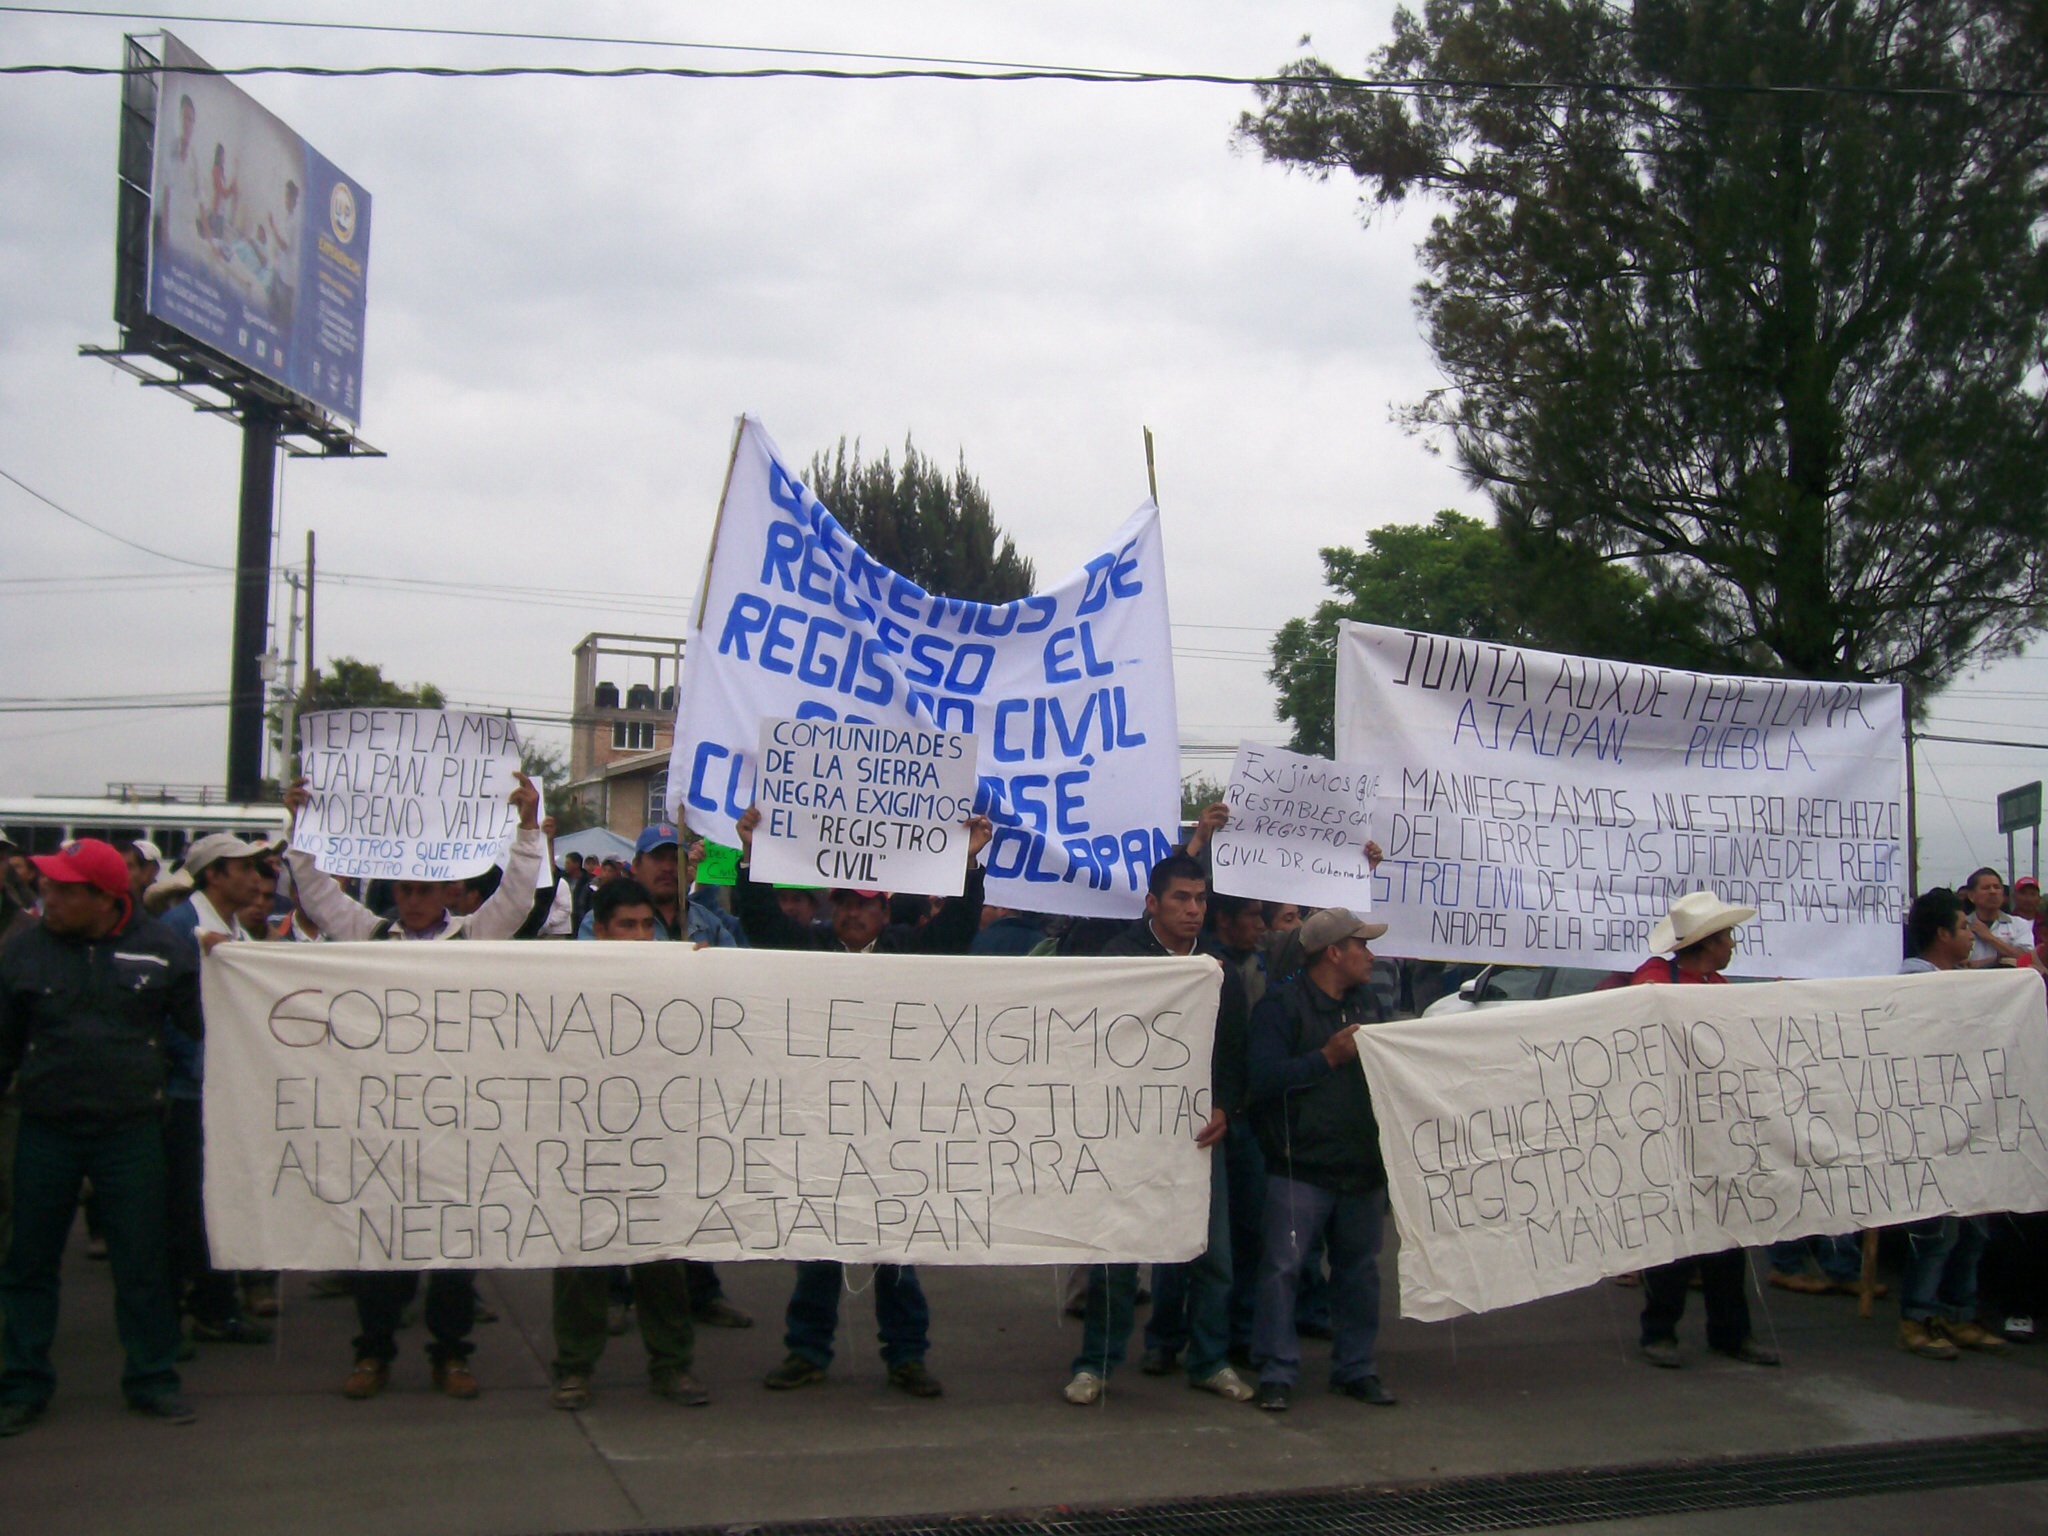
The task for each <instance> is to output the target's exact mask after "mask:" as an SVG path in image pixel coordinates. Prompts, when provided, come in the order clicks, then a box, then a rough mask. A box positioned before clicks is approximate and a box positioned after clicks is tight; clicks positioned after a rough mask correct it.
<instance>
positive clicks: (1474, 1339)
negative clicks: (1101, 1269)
mask: <svg viewBox="0 0 2048 1536" xmlns="http://www.w3.org/2000/svg"><path fill="white" fill-rule="evenodd" d="M105 1268H106V1267H105V1265H103V1264H93V1263H90V1262H88V1261H86V1260H85V1259H84V1257H83V1254H82V1249H81V1248H78V1247H74V1250H73V1253H72V1255H71V1257H70V1260H69V1262H68V1264H67V1268H66V1272H65V1284H66V1302H67V1305H66V1308H65V1313H64V1324H63V1335H62V1338H61V1341H60V1347H59V1353H58V1370H59V1373H60V1376H61V1383H60V1387H59V1395H58V1399H57V1402H56V1404H55V1405H54V1406H53V1408H52V1411H51V1413H50V1415H49V1416H48V1417H47V1418H46V1419H45V1420H44V1422H43V1423H42V1424H41V1425H39V1426H38V1427H37V1428H36V1429H35V1430H34V1431H33V1432H31V1433H30V1434H28V1435H26V1436H24V1437H22V1438H21V1439H18V1440H14V1441H9V1442H0V1531H8V1532H13V1531H20V1532H35V1533H37V1536H69V1533H74V1532H75V1533H90V1536H121V1533H128V1532H133V1533H136V1536H180V1533H184V1532H193V1533H200V1532H203V1533H206V1536H220V1533H230V1536H257V1533H263V1532H270V1531H291V1532H294V1533H300V1536H324V1533H329V1532H333V1533H343V1532H347V1533H356V1532H375V1533H377V1536H412V1533H444V1532H446V1533H488V1536H510V1533H539V1532H555V1531H571V1532H580V1531H597V1530H616V1529H620V1528H632V1527H641V1526H672V1525H700V1524H712V1523H741V1522H750V1521H758V1520H765V1519H782V1518H803V1517H812V1516H846V1515H884V1514H908V1513H934V1512H948V1511H963V1510H989V1509H1013V1508H1017V1507H1020V1506H1024V1507H1042V1506H1051V1505H1060V1504H1094V1503H1105V1502H1114V1503H1125V1502H1134V1501H1143V1500H1149V1499H1157V1498H1167V1497H1174V1496H1187V1495H1193V1494H1206V1493H1224V1492H1240V1491H1246V1490H1259V1489H1285V1488H1303V1487H1327V1486H1335V1485H1348V1484H1360V1483H1370V1482H1378V1481H1382V1480H1395V1479H1412V1478H1425V1477H1429V1476H1431V1475H1432V1474H1435V1475H1439V1476H1442V1475H1458V1474H1466V1473H1481V1472H1492V1471H1509V1470H1524V1469H1541V1468H1548V1467H1561V1466H1583V1465H1593V1464H1612V1463H1620V1462H1635V1461H1660V1460H1665V1459H1669V1458H1672V1457H1679V1456H1697V1455H1706V1454H1713V1453H1721V1452H1748V1451H1770V1450H1786V1449H1792V1448H1797V1447H1804V1446H1820V1445H1832V1444H1841V1443H1847V1442H1865V1441H1883V1440H1889V1439H1918V1438H1925V1437H1932V1436H1945V1435H1962V1434H1976V1433H1985V1432H1989V1431H1996V1430H2008V1429H2022V1428H2042V1427H2048V1390H2044V1388H2048V1346H2043V1347H2037V1348H2035V1349H2030V1350H2016V1351H2013V1352H2012V1353H2013V1356H2014V1358H2010V1359H1985V1358H1965V1359H1963V1360H1961V1361H1959V1362H1957V1363H1955V1364H1947V1365H1945V1364H1937V1363H1933V1362H1927V1361H1921V1360H1917V1359H1914V1358H1912V1357H1910V1356H1906V1355H1904V1354H1901V1353H1900V1352H1899V1351H1898V1350H1897V1349H1896V1348H1895V1347H1893V1343H1892V1339H1893V1333H1894V1330H1895V1327H1896V1314H1895V1313H1894V1312H1892V1311H1891V1310H1890V1309H1889V1307H1888V1306H1887V1305H1886V1304H1884V1303H1880V1315H1879V1317H1878V1318H1876V1319H1874V1320H1872V1321H1870V1322H1867V1323H1864V1322H1859V1321H1858V1320H1857V1319H1856V1317H1855V1306H1854V1303H1853V1302H1852V1301H1850V1300H1847V1299H1842V1298H1827V1297H1822V1298H1813V1297H1804V1296H1792V1295H1788V1294H1786V1293H1784V1292H1781V1291H1770V1292H1768V1293H1767V1294H1766V1298H1765V1300H1764V1302H1763V1303H1762V1304H1761V1305H1760V1306H1759V1307H1758V1309H1757V1320H1758V1330H1759V1332H1760V1333H1761V1334H1762V1335H1763V1336H1764V1337H1765V1338H1767V1339H1770V1338H1775V1340H1776V1342H1777V1343H1778V1344H1779V1345H1780V1346H1781V1347H1782V1348H1783V1350H1784V1352H1785V1356H1786V1362H1787V1363H1786V1367H1785V1368H1784V1369H1783V1370H1780V1371H1763V1370H1758V1369H1756V1368H1754V1367H1749V1366H1741V1365H1736V1364H1733V1363H1731V1362H1726V1361H1722V1360H1719V1359H1718V1358H1714V1357H1708V1356H1706V1355H1705V1351H1704V1347H1703V1345H1702V1344H1701V1342H1700V1333H1699V1330H1700V1326H1701V1324H1700V1320H1699V1318H1698V1316H1697V1315H1696V1314H1697V1307H1695V1308H1694V1315H1689V1316H1688V1318H1687V1320H1686V1325H1685V1328H1684V1330H1683V1332H1684V1336H1685V1342H1686V1345H1687V1348H1688V1350H1690V1351H1692V1352H1693V1353H1692V1354H1691V1355H1690V1357H1689V1360H1690V1363H1689V1366H1688V1368H1687V1369H1685V1370H1682V1371H1676V1372H1665V1371H1655V1370H1651V1369H1649V1368H1647V1367H1645V1366H1643V1365H1641V1364H1640V1363H1639V1362H1638V1361H1637V1360H1636V1358H1635V1355H1634V1350H1633V1347H1632V1346H1633V1339H1634V1337H1635V1333H1634V1314H1635V1311H1636V1309H1637V1307H1638V1306H1639V1305H1640V1299H1639V1298H1640V1294H1641V1293H1640V1292H1637V1291H1632V1290H1624V1289H1621V1288H1618V1287H1615V1286H1600V1287H1596V1288H1594V1289H1592V1290H1589V1291H1585V1292H1581V1293H1579V1294H1577V1295H1573V1296H1566V1297H1560V1298H1556V1299H1553V1300H1551V1301H1547V1302H1541V1303H1537V1304H1534V1305H1531V1306H1527V1307H1522V1308H1518V1309H1516V1310H1514V1311H1511V1312H1508V1313H1503V1314H1496V1315H1493V1316H1489V1317H1484V1318H1472V1319H1467V1320H1465V1321H1463V1322H1460V1323H1457V1324H1431V1325H1423V1324H1415V1323H1403V1322H1393V1323H1390V1325H1389V1326H1388V1328H1387V1331H1386V1334H1385V1337H1384V1340H1383V1352H1382V1370H1383V1373H1384V1375H1385V1376H1386V1379H1387V1380H1388V1382H1389V1383H1390V1385H1392V1386H1393V1387H1394V1388H1395V1389H1396V1390H1397V1391H1399V1392H1400V1393H1401V1395H1402V1404H1401V1406H1400V1407H1398V1408H1396V1409H1392V1410H1381V1409H1372V1408H1366V1407H1362V1406H1359V1405H1355V1404H1352V1403H1350V1402H1348V1401H1344V1400H1341V1399H1337V1398H1332V1397H1330V1396H1328V1395H1327V1394H1325V1393H1324V1392H1322V1391H1321V1390H1320V1389H1321V1385H1322V1378H1321V1368H1322V1363H1323V1353H1324V1347H1323V1346H1317V1345H1310V1346H1309V1356H1308V1381H1307V1383H1306V1385H1307V1386H1308V1387H1310V1388H1312V1390H1307V1391H1305V1392H1304V1393H1303V1394H1302V1396H1301V1397H1300V1399H1299V1400H1298V1401H1297V1405H1296V1407H1295V1409H1294V1411H1292V1412H1290V1413H1288V1414H1285V1415H1268V1414H1262V1413H1259V1412H1257V1411H1255V1410H1253V1409H1250V1408H1247V1407H1235V1406H1231V1405H1228V1404H1225V1403H1222V1402H1219V1401H1217V1400H1215V1399H1213V1398H1210V1397H1208V1396H1207V1395H1205V1394H1201V1393H1195V1392H1191V1391H1189V1390H1187V1388H1186V1387H1185V1386H1183V1385H1182V1384H1181V1383H1179V1382H1178V1381H1175V1380H1154V1379H1151V1378H1147V1377H1144V1376H1141V1375H1139V1374H1138V1373H1137V1371H1136V1369H1135V1362H1133V1365H1132V1366H1131V1367H1129V1368H1127V1369H1126V1370H1125V1371H1124V1372H1120V1373H1119V1374H1118V1375H1117V1376H1116V1377H1115V1379H1114V1382H1113V1384H1112V1388H1111V1391H1110V1393H1109V1395H1108V1397H1107V1399H1106V1400H1105V1402H1104V1403H1103V1404H1102V1405H1101V1406H1099V1407H1097V1408H1092V1409H1076V1408H1073V1407H1070V1406H1068V1405H1067V1404H1065V1403H1064V1402H1062V1401H1061V1400H1060V1397H1059V1387H1060V1385H1061V1383H1062V1382H1063V1381H1064V1380H1065V1376H1066V1366H1067V1363H1068V1361H1069V1360H1070V1358H1071V1357H1072V1355H1073V1353H1074V1351H1075V1349H1076V1348H1077V1347H1078V1344H1079V1328H1078V1326H1077V1325H1075V1324H1073V1323H1071V1322H1067V1321H1065V1320H1064V1319H1062V1318H1061V1316H1060V1314H1059V1308H1058V1299H1057V1279H1056V1276H1055V1274H1054V1272H1053V1271H1051V1270H1043V1269H1038V1270H1026V1269H1002V1270H934V1269H927V1270H925V1271H924V1276H925V1284H926V1288H927V1291H928V1292H929V1294H930V1296H931V1300H932V1311H933V1318H934V1324H933V1334H934V1348H933V1352H932V1357H931V1364H932V1366H933V1368H934V1370H935V1371H936V1372H937V1373H938V1374H939V1375H940V1376H941V1377H942V1378H943V1380H944V1381H945V1383H946V1389H947V1390H946V1396H945V1397H944V1398H943V1399H941V1400H939V1401H936V1402H914V1401H911V1400H909V1399H906V1398H904V1397H902V1396H900V1395H898V1394H895V1393H892V1392H890V1391H888V1390H887V1389H886V1388H885V1386H884V1384H883V1378H882V1369H881V1366H880V1363H879V1361H878V1360H877V1358H876V1356H875V1354H874V1351H873V1348H872V1346H871V1343H870V1341H871V1340H872V1338H873V1313H872V1307H871V1304H870V1302H869V1301H868V1300H867V1298H866V1297H864V1296H860V1295H850V1296H847V1297H846V1298H845V1306H844V1312H843V1317H844V1322H845V1324H846V1325H848V1326H844V1328H843V1332H842V1340H843V1342H848V1343H850V1344H851V1346H852V1347H851V1348H850V1349H849V1350H848V1351H847V1352H846V1353H845V1354H844V1355H842V1358H841V1360H840V1362H839V1363H838V1364H837V1365H836V1366H835V1368H834V1370H833V1373H832V1380H831V1381H830V1383H829V1384H828V1385H826V1386H824V1387H821V1388H816V1389H810V1390H806V1391H803V1392H799V1393H796V1394H794V1395H783V1394H775V1393H769V1392H765V1391H763V1390H762V1388H761V1386H760V1384H759V1383H760V1377H761V1375H762V1373H763V1372H765V1371H766V1370H767V1369H768V1368H769V1367H770V1366H772V1365H773V1364H775V1363H776V1361H777V1360H779V1359H780V1358H781V1349H780V1337H779V1336H780V1328H779V1326H778V1325H779V1320H780V1309H781V1304H782V1302H783V1301H784V1300H785V1299H786V1298H787V1295H788V1290H789V1270H788V1267H787V1266H785V1265H783V1264H779V1263H778V1264H754V1265H734V1266H730V1267H728V1268H727V1269H726V1270H725V1271H724V1273H725V1275H726V1280H727V1289H728V1291H729V1292H730V1293H731V1294H732V1295H733V1297H734V1299H735V1300H737V1301H739V1302H740V1303H742V1304H743V1305H745V1306H747V1307H749V1308H751V1309H752V1310H753V1311H754V1312H755V1314H756V1316H757V1317H758V1318H759V1319H761V1324H760V1325H759V1326H756V1327H755V1328H753V1329H752V1330H749V1331H747V1332H706V1333H705V1334H703V1335H701V1336H700V1341H699V1353H698V1374H699V1376H700V1377H701V1378H702V1379H703V1380H704V1381H705V1382H706V1384H707V1385H709V1387H710V1388H711V1390H712V1392H713V1394H714V1396H715V1401H714V1404H713V1406H712V1407H710V1408H708V1409H700V1410H685V1409H679V1408H673V1407H670V1406H668V1405H666V1404H664V1403H662V1402H660V1401H658V1400H656V1399H654V1398H652V1397H650V1396H649V1395H648V1394H647V1392H646V1391H645V1390H644V1387H643V1385H642V1381H643V1369H644V1367H643V1356H642V1354H641V1350H640V1346H639V1343H638V1341H637V1340H636V1339H634V1338H631V1337H628V1338H625V1339H619V1340H615V1341H614V1342H613V1346H612V1348H611V1350H610V1352H609V1353H608V1355H607V1357H606V1359H605V1361H604V1364H603V1366H602V1368H601V1370H600V1373H599V1377H598V1383H597V1385H598V1391H597V1398H596V1401H595V1403H594V1404H593V1406H592V1407H591V1408H590V1410H589V1411H587V1412H585V1413H583V1414H580V1415H576V1414H567V1413H561V1412H557V1411H554V1410H552V1409H550V1408H549V1407H548V1405H547V1400H546V1393H545V1387H546V1379H547V1361H548V1358H549V1355H550V1345H549V1337H548V1286H547V1278H546V1276H545V1275H544V1274H514V1275H496V1276H491V1277H487V1278H486V1280H485V1282H484V1288H485V1292H486V1294H487V1295H488V1296H489V1297H490V1298H491V1299H492V1300H493V1301H494V1302H495V1304H496V1305H497V1306H498V1308H499V1309H500V1310H501V1311H502V1312H503V1314H504V1320H503V1321H502V1322H499V1323H497V1324H494V1325H491V1326H488V1327H484V1328H481V1329H479V1330H478V1338H479V1344H480V1347H479V1349H478V1353H477V1359H476V1369H477V1374H478V1376H479V1377H480V1379H481V1380H482V1382H483V1385H484V1395H483V1396H482V1397H481V1398H480V1399H479V1400H477V1401H475V1402H473V1403H456V1402H452V1401H450V1400H448V1399H445V1398H442V1397H440V1396H438V1395H436V1394H434V1393H433V1392H432V1391H431V1390H430V1389H429V1386H428V1382H427V1368H426V1362H425V1359H424V1357H423V1354H422V1345H423V1343H424V1335H423V1333H422V1332H421V1331H420V1330H417V1329H414V1330H410V1331H408V1332H407V1333H406V1334H404V1335H403V1336H402V1341H403V1347H404V1355H403V1357H402V1359H401V1361H400V1363H399V1366H398V1369H397V1371H396V1374H395V1379H394V1383H393V1387H392V1390H391V1391H390V1392H389V1393H387V1394H386V1395H385V1396H384V1397H382V1398H380V1399H378V1400H376V1401H373V1402H369V1403H351V1402H347V1401H345V1400H343V1399H342V1397H341V1396H340V1395H339V1390H338V1389H339V1387H340V1384H341V1379H342V1377H343V1375H344V1374H345V1373H346V1371H347V1368H348V1365H349V1348H348V1340H349V1337H350V1335H351V1333H352V1332H353V1315H352V1308H351V1306H350V1305H349V1303H347V1302H346V1301H312V1300H309V1299H308V1298H307V1296H306V1292H305V1285H304V1280H303V1277H290V1278H288V1281H287V1285H286V1289H285V1312H284V1317H283V1326H282V1328H281V1329H280V1336H279V1341H278V1343H277V1345H276V1346H275V1347H268V1348H236V1347H228V1346H207V1347H205V1348H204V1349H203V1351H202V1353H201V1355H200V1357H199V1359H198V1360H197V1361H196V1362H195V1363H194V1364H193V1365H192V1366H191V1367H190V1368H189V1372H188V1375H187V1386H188V1389H189V1391H190V1394H191V1396H192V1398H193V1399H194V1401H195V1402H196V1404H197V1405H198V1407H199V1408H200V1411H201V1414H202V1417H201V1420H200V1422H199V1424H197V1425H196V1426H193V1427H191V1428H187V1429H173V1428H166V1427H162V1426H158V1425H154V1424H147V1423H143V1422H140V1421H137V1420H135V1419H133V1418H131V1417H129V1416H128V1415H126V1414H124V1413H123V1412H122V1410H121V1406H120V1398H119V1395H118V1392H117V1390H116V1381H115V1378H116V1375H117V1373H118V1369H119V1361H118V1357H117V1354H116V1352H115V1349H114V1346H113V1341H112V1329H111V1318H110V1292H109V1288H108V1285H107V1281H106V1275H105ZM853 1273H854V1275H855V1279H856V1283H858V1281H859V1279H860V1278H861V1272H858V1271H855V1272H853ZM1394 1294H1395V1291H1394V1288H1393V1286H1392V1284H1391V1279H1390V1284H1389V1289H1388V1296H1389V1306H1390V1307H1391V1306H1392V1304H1393V1303H1392V1297H1393V1295H1394ZM1794 1519H1796V1521H1797V1522H1798V1525H1797V1529H1799V1530H1800V1532H1801V1536H1822V1533H1832V1532H1836V1531H1841V1532H1844V1533H1848V1532H1856V1533H1862V1536H1877V1533H1884V1532H1891V1531H1895V1530H1896V1531H1900V1532H1907V1531H1910V1532H1913V1533H1915V1536H1919V1533H1922V1532H1926V1531H1929V1530H1939V1531H1957V1530H1967V1531H1968V1532H1969V1533H1970V1536H1998V1533H2001V1532H2005V1531H2026V1530H2048V1490H2044V1489H2042V1488H2040V1487H2035V1486H2028V1487H2016V1488H1999V1489H1984V1490H1972V1491H1969V1492H1967V1493H1940V1494H1932V1495H1908V1496H1903V1497H1894V1498H1889V1499H1883V1500H1857V1501H1845V1502H1841V1503H1835V1504H1813V1505H1804V1506H1801V1507H1800V1508H1799V1510H1798V1511H1797V1512H1796V1513H1793V1514H1788V1512H1786V1511H1783V1510H1778V1511H1755V1512H1736V1513H1728V1514H1714V1515H1701V1516H1689V1517H1681V1518H1678V1519H1672V1520H1653V1521H1644V1522H1636V1523H1616V1524H1608V1525H1603V1526H1599V1527H1578V1529H1598V1530H1602V1531H1605V1532H1612V1533H1617V1536H1619V1533H1623V1532H1641V1533H1656V1536H1665V1533H1669V1536H1698V1533H1703V1532H1745V1533H1746V1532H1761V1531H1766V1530H1770V1531H1781V1530H1785V1529H1788V1528H1792V1526H1791V1522H1792V1521H1793V1520H1794Z"/></svg>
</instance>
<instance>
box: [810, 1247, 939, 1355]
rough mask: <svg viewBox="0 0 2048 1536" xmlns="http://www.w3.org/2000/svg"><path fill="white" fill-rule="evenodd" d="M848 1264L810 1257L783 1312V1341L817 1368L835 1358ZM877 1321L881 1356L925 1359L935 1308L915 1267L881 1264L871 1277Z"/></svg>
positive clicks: (929, 1346)
mask: <svg viewBox="0 0 2048 1536" xmlns="http://www.w3.org/2000/svg"><path fill="white" fill-rule="evenodd" d="M844 1276H845V1266H844V1265H842V1264H841V1263H840V1262H839V1261H838V1260H837V1259H809V1260H806V1261H805V1262H804V1263H801V1264H799V1265H797V1267H796V1289H795V1290H794V1291H792V1292H790V1296H789V1310H788V1311H787V1312H786V1313H785V1314H784V1316H783V1326H784V1329H785V1330H786V1331H785V1332H784V1333H783V1336H782V1343H783V1347H784V1348H786V1349H787V1350H788V1351H789V1352H790V1353H791V1354H792V1355H798V1356H801V1357H802V1358H803V1359H805V1360H808V1361H810V1362H811V1364H813V1365H815V1366H817V1367H818V1369H819V1370H823V1369H825V1367H827V1366H829V1365H830V1364H831V1363H832V1338H833V1335H834V1334H836V1333H837V1332H838V1331H839V1292H840V1291H841V1289H843V1287H844ZM871 1284H872V1286H873V1289H874V1293H875V1324H876V1326H877V1327H878V1328H879V1329H880V1330H881V1332H880V1337H881V1340H882V1361H883V1363H884V1364H886V1365H892V1366H894V1365H902V1364H904V1363H905V1362H907V1361H911V1360H922V1359H923V1358H924V1355H925V1351H926V1350H928V1349H930V1348H931V1344H932V1339H931V1329H932V1311H931V1308H930V1307H929V1306H927V1305H926V1304H925V1299H924V1288H923V1287H922V1286H920V1285H919V1284H918V1283H917V1271H916V1270H915V1269H913V1268H911V1267H910V1265H908V1264H877V1265H876V1266H875V1275H874V1279H873V1281H872V1282H871Z"/></svg>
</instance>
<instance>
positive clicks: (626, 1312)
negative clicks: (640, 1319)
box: [604, 1301, 633, 1339]
mask: <svg viewBox="0 0 2048 1536" xmlns="http://www.w3.org/2000/svg"><path fill="white" fill-rule="evenodd" d="M632 1326H633V1303H631V1302H630V1301H615V1302H613V1303H612V1304H611V1305H610V1306H608V1307H606V1308H605V1310H604V1331H605V1332H606V1333H608V1334H610V1335H611V1336H612V1337H613V1338H615V1339H616V1338H618V1337H619V1336H620V1335H621V1334H623V1333H624V1332H625V1331H626V1330H627V1329H628V1328H631V1327H632Z"/></svg>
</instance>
